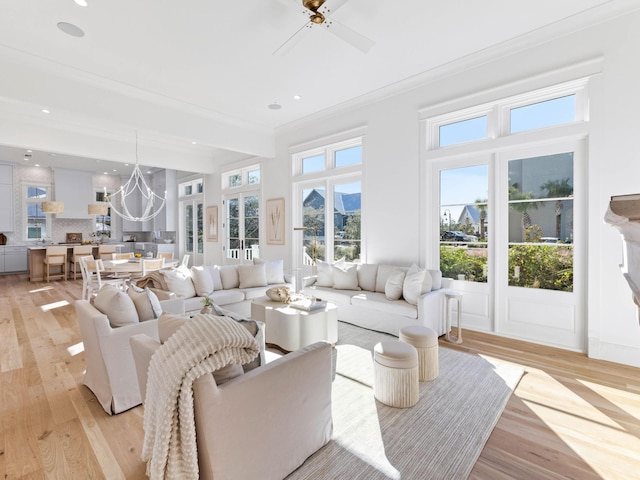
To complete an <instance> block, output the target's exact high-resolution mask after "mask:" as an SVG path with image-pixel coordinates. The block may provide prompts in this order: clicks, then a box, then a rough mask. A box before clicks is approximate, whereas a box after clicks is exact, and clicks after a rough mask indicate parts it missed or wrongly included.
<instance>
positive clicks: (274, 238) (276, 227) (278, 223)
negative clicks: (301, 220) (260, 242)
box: [267, 198, 284, 245]
mask: <svg viewBox="0 0 640 480" xmlns="http://www.w3.org/2000/svg"><path fill="white" fill-rule="evenodd" d="M267 245H284V198H275V199H271V200H267Z"/></svg>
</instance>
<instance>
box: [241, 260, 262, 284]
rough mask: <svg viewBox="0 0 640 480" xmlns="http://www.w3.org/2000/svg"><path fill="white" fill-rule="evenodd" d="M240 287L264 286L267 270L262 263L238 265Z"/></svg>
mask: <svg viewBox="0 0 640 480" xmlns="http://www.w3.org/2000/svg"><path fill="white" fill-rule="evenodd" d="M238 278H239V279H240V285H239V286H240V288H254V287H266V286H267V285H268V283H267V271H266V266H265V264H264V263H260V264H258V265H238Z"/></svg>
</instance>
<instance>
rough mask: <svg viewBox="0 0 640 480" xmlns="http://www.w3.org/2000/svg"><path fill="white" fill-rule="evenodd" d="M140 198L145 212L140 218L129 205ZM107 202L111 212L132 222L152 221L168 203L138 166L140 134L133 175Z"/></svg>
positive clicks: (108, 197) (108, 196) (107, 198)
mask: <svg viewBox="0 0 640 480" xmlns="http://www.w3.org/2000/svg"><path fill="white" fill-rule="evenodd" d="M165 195H166V193H165ZM138 198H140V200H141V202H140V205H142V206H143V208H144V210H143V211H142V214H141V215H139V216H136V215H133V214H132V213H131V211H130V209H129V206H128V205H127V201H128V202H129V203H130V204H131V203H132V202H134V201H136V203H137V199H138ZM106 200H107V202H108V204H109V206H110V207H111V210H112V211H113V212H114V213H115V214H116V215H119V216H121V217H122V218H124V219H125V220H130V221H132V222H144V221H146V220H150V219H152V218H153V217H155V216H156V215H158V214H159V213H160V211H161V210H162V209H163V208H164V204H165V203H166V201H167V199H166V197H161V196H160V195H157V194H156V193H154V192H153V191H152V190H151V188H150V187H149V185H147V182H145V180H144V176H143V175H142V171H141V170H140V167H139V166H138V132H137V131H136V166H135V167H134V169H133V172H132V173H131V178H129V180H128V181H127V183H125V184H124V185H122V186H121V187H120V188H119V189H118V190H117V191H116V192H115V193H113V194H111V195H107V197H106Z"/></svg>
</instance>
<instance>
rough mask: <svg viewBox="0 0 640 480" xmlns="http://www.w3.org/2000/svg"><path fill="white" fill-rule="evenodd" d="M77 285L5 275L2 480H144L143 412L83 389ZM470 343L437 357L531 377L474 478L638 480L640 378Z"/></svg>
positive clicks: (577, 359)
mask: <svg viewBox="0 0 640 480" xmlns="http://www.w3.org/2000/svg"><path fill="white" fill-rule="evenodd" d="M80 286H81V282H80V281H79V280H77V281H55V282H51V283H49V284H47V283H29V282H27V277H26V275H5V276H0V341H1V344H0V384H1V391H0V424H1V428H0V473H2V474H3V476H4V478H6V479H17V478H55V479H71V478H79V479H97V478H107V479H119V478H127V479H143V478H146V476H145V466H144V465H143V463H142V462H141V461H140V448H141V445H142V437H143V431H142V407H137V408H134V409H132V410H129V411H127V412H124V413H121V414H119V415H115V416H108V415H107V414H106V413H105V412H104V411H103V410H102V408H101V407H100V405H99V404H98V402H97V401H96V399H95V397H94V396H93V394H92V393H91V392H90V391H89V390H88V389H87V388H86V387H84V386H83V385H82V375H83V369H84V354H83V353H82V348H81V347H82V346H81V339H80V334H79V331H78V328H77V321H76V317H75V312H74V309H73V302H74V301H75V300H76V299H78V298H79V296H80ZM463 339H464V343H463V344H462V345H460V346H452V345H451V344H448V343H445V342H441V346H442V347H444V348H455V349H458V350H462V351H467V352H469V353H473V354H480V355H486V356H491V357H495V358H499V359H502V360H505V361H508V362H512V363H515V364H519V365H523V366H524V367H525V368H526V372H527V373H526V374H525V376H524V377H523V379H522V380H521V382H520V384H519V385H518V388H517V389H516V391H515V392H514V395H513V396H512V397H511V399H510V400H509V403H508V405H507V407H506V409H505V411H504V413H503V414H502V417H501V418H500V421H499V422H498V424H497V426H496V428H495V430H494V431H493V433H492V435H491V437H490V438H489V441H488V442H487V444H486V446H485V448H484V450H483V452H482V455H481V456H480V458H479V460H478V462H477V463H476V465H475V468H474V470H473V472H472V474H471V476H470V478H472V479H491V480H500V479H518V480H520V479H559V478H572V479H581V480H582V479H599V478H604V479H637V478H640V369H637V368H631V367H625V366H622V365H617V364H613V363H609V362H602V361H597V360H591V359H588V358H586V357H585V356H584V355H580V354H576V353H571V352H566V351H563V350H557V349H553V348H548V347H542V346H539V345H534V344H530V343H526V342H519V341H514V340H509V339H505V338H500V337H496V336H492V335H486V334H481V333H476V332H470V331H464V332H463ZM471 394H472V393H471ZM460 413H461V414H464V415H472V414H473V412H460ZM323 480H324V479H323ZM411 480H415V479H411ZM447 480H449V479H447Z"/></svg>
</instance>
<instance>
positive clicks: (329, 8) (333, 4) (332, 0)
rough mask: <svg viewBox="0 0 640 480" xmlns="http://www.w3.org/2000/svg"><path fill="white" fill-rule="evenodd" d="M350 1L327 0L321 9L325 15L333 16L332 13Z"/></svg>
mask: <svg viewBox="0 0 640 480" xmlns="http://www.w3.org/2000/svg"><path fill="white" fill-rule="evenodd" d="M348 1H349V0H327V1H326V2H324V4H323V5H322V7H320V11H321V12H322V14H323V15H326V14H329V15H331V14H332V13H334V12H337V11H338V9H339V8H340V7H341V6H343V5H344V4H345V3H347V2H348Z"/></svg>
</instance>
